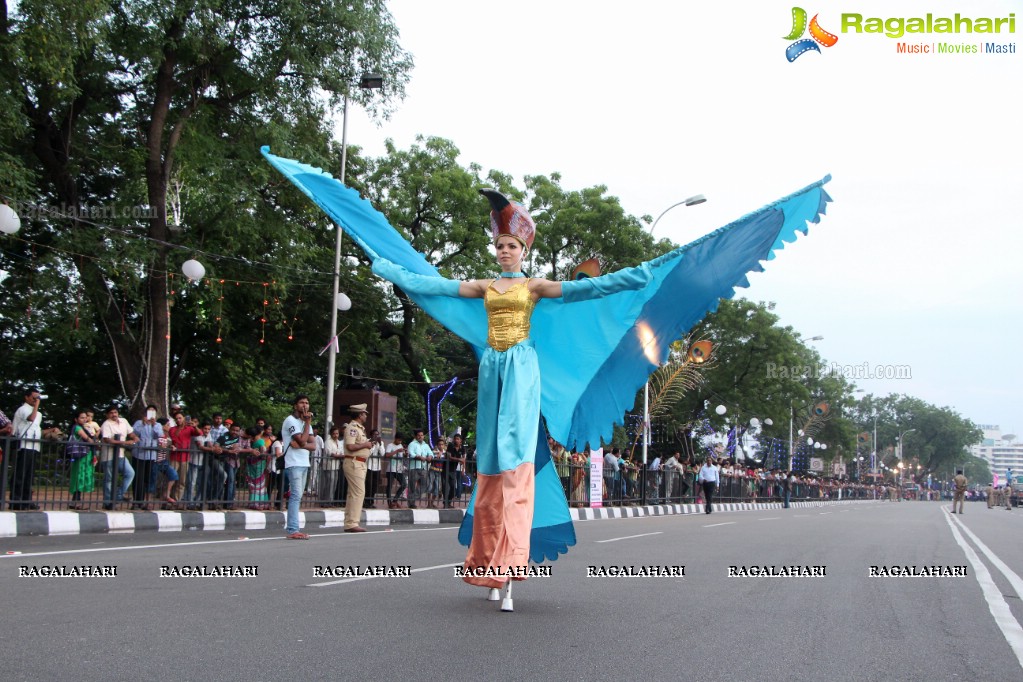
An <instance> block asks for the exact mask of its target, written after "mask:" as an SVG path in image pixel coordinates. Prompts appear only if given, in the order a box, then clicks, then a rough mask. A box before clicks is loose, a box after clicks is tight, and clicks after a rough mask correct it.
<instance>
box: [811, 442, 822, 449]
mask: <svg viewBox="0 0 1023 682" xmlns="http://www.w3.org/2000/svg"><path fill="white" fill-rule="evenodd" d="M813 449H814V450H820V449H821V444H820V443H814V444H813Z"/></svg>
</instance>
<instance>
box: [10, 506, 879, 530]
mask: <svg viewBox="0 0 1023 682" xmlns="http://www.w3.org/2000/svg"><path fill="white" fill-rule="evenodd" d="M876 502H878V500H813V501H805V502H791V503H790V505H789V506H790V507H792V508H793V509H805V508H809V507H824V506H834V505H849V504H865V503H876ZM713 508H714V511H715V512H748V511H762V510H767V509H781V508H782V504H781V503H780V502H724V503H718V504H714V507H713ZM569 511H570V512H571V514H572V520H573V521H596V520H601V519H624V518H635V517H640V516H670V515H675V514H703V513H704V510H703V505H702V504H661V505H646V506H641V507H596V508H589V507H584V508H572V509H570V510H569ZM464 514H465V510H464V509H364V510H363V512H362V525H363V526H365V527H367V528H370V527H380V526H396V525H409V524H415V525H434V526H435V525H441V524H458V523H461V522H462V517H463V516H464ZM301 515H302V519H301V526H302V527H303V528H340V527H342V526H344V520H345V512H344V510H343V509H340V510H338V509H320V510H308V511H303V512H301ZM284 524H285V513H284V512H282V511H247V510H245V511H228V512H218V511H152V512H141V511H136V512H117V511H112V512H104V511H96V512H73V511H31V512H21V511H19V512H0V537H16V536H19V535H78V534H81V533H134V532H138V531H157V532H173V531H185V530H188V531H196V530H265V529H275V528H279V529H281V531H282V532H283V530H284Z"/></svg>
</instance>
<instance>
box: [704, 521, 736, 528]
mask: <svg viewBox="0 0 1023 682" xmlns="http://www.w3.org/2000/svg"><path fill="white" fill-rule="evenodd" d="M733 523H735V521H725V522H724V523H712V524H710V525H709V526H704V528H714V527H715V526H730V525H732V524H733Z"/></svg>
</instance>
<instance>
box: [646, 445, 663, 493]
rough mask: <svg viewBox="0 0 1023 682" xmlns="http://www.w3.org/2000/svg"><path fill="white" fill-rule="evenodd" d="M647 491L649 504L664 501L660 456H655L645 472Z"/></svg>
mask: <svg viewBox="0 0 1023 682" xmlns="http://www.w3.org/2000/svg"><path fill="white" fill-rule="evenodd" d="M646 480H647V491H648V495H649V496H650V503H651V504H659V503H660V502H661V501H662V500H663V499H664V479H663V477H662V476H661V456H660V455H655V456H654V459H653V461H652V462H650V467H649V470H648V471H647V479H646Z"/></svg>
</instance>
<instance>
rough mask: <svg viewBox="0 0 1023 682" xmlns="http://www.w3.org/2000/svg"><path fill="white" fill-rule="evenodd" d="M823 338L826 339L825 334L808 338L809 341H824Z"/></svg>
mask: <svg viewBox="0 0 1023 682" xmlns="http://www.w3.org/2000/svg"><path fill="white" fill-rule="evenodd" d="M823 340H824V337H823V336H811V337H810V338H808V339H807V341H823Z"/></svg>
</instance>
